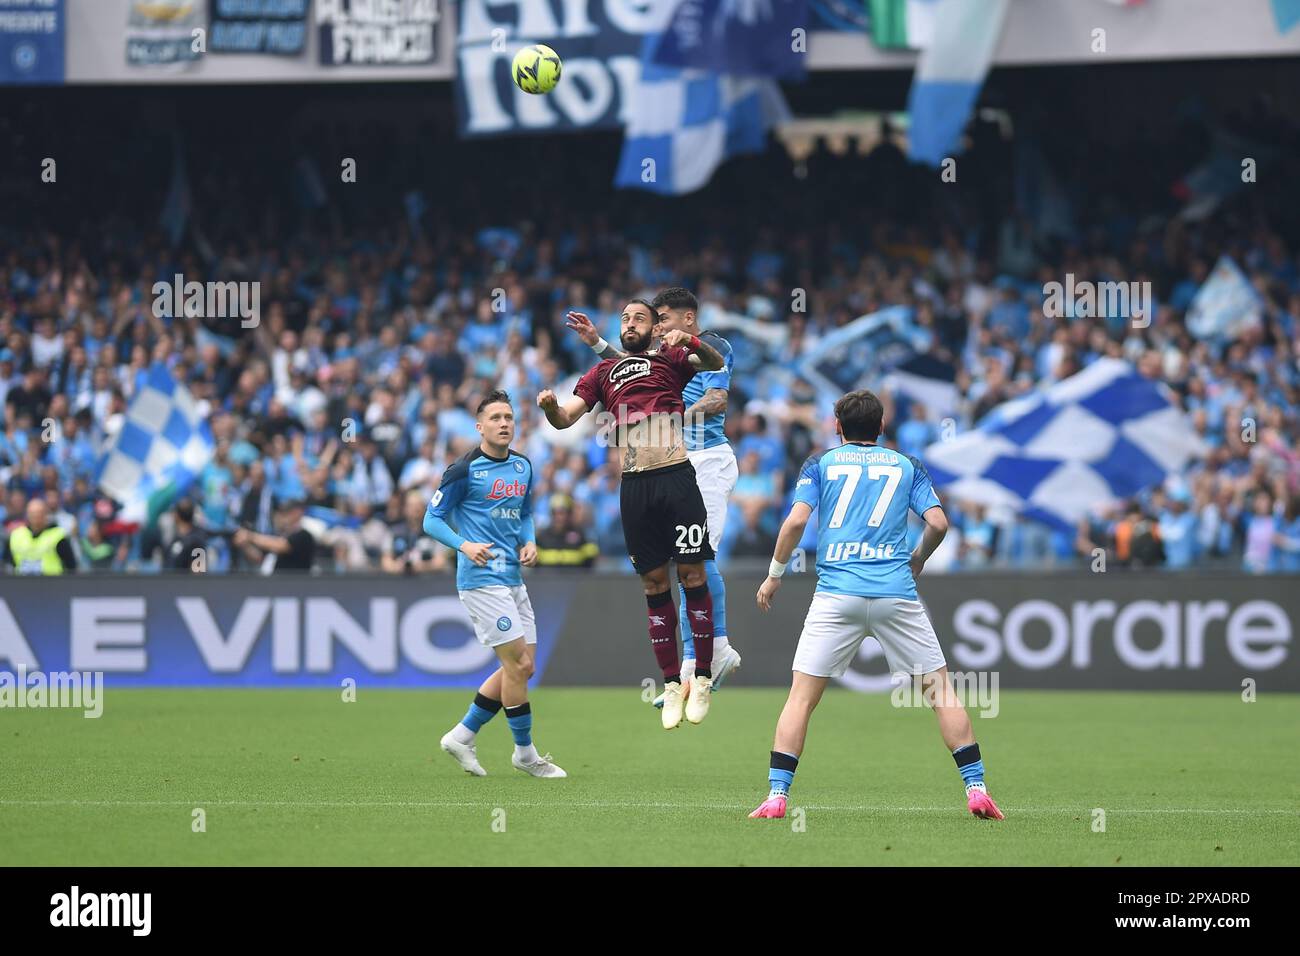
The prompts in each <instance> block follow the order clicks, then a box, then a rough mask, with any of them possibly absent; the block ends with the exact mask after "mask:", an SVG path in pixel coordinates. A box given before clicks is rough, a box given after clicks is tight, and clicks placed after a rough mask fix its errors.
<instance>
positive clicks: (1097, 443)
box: [923, 359, 1206, 529]
mask: <svg viewBox="0 0 1300 956" xmlns="http://www.w3.org/2000/svg"><path fill="white" fill-rule="evenodd" d="M1205 453H1206V448H1205V446H1204V443H1203V442H1202V441H1201V439H1200V438H1199V437H1198V436H1197V434H1196V432H1195V430H1194V429H1193V427H1192V425H1191V422H1190V421H1189V420H1188V418H1187V416H1186V415H1185V414H1183V412H1182V411H1181V410H1180V409H1178V408H1177V407H1176V406H1175V405H1174V404H1173V403H1172V401H1171V399H1170V393H1169V391H1168V389H1167V388H1166V387H1165V386H1163V385H1161V384H1160V383H1158V382H1155V381H1152V380H1151V379H1148V378H1144V377H1143V376H1141V375H1139V374H1137V372H1136V371H1134V369H1133V367H1132V366H1131V365H1129V364H1128V363H1127V362H1124V361H1121V360H1120V359H1099V360H1097V361H1096V362H1093V363H1092V364H1091V365H1089V366H1088V367H1087V368H1085V369H1084V370H1083V371H1082V372H1079V373H1078V374H1076V375H1072V376H1070V377H1069V378H1067V379H1065V380H1063V381H1061V382H1058V383H1057V384H1055V385H1053V386H1051V387H1050V388H1048V389H1046V390H1044V391H1042V392H1035V393H1033V394H1031V395H1027V396H1025V397H1023V398H1018V399H1014V400H1012V401H1010V402H1006V403H1004V404H1002V405H999V406H997V407H996V408H994V409H993V410H992V411H991V412H989V413H988V415H986V416H985V417H984V418H983V419H982V420H981V421H980V422H979V424H978V425H977V426H976V428H975V430H974V431H969V432H966V433H964V434H959V435H957V436H956V437H955V438H953V439H952V440H950V441H941V442H937V443H935V444H933V445H931V446H930V447H929V448H927V449H926V451H925V454H924V456H923V461H924V463H925V466H926V468H928V469H929V471H930V476H931V478H933V479H934V482H935V484H936V485H938V486H939V487H940V488H942V489H943V490H944V492H945V494H946V495H947V496H950V497H952V498H954V499H957V500H961V501H968V502H973V503H977V504H982V505H986V506H989V507H995V508H1005V509H1009V510H1011V511H1014V512H1016V513H1017V514H1019V515H1021V516H1022V517H1025V518H1030V519H1034V520H1037V521H1043V522H1046V523H1047V524H1050V525H1052V526H1054V527H1057V528H1062V529H1073V528H1075V527H1076V526H1077V524H1078V522H1079V520H1080V519H1081V518H1084V517H1086V516H1087V515H1088V514H1089V512H1090V511H1092V510H1094V509H1096V508H1098V507H1100V506H1102V505H1106V504H1110V503H1112V502H1115V501H1119V500H1123V499H1125V498H1130V497H1132V496H1134V495H1136V494H1138V493H1139V492H1141V491H1144V490H1146V489H1148V488H1151V487H1153V486H1155V485H1158V484H1160V483H1161V482H1163V481H1164V480H1165V479H1166V478H1167V477H1169V476H1170V475H1177V474H1181V473H1182V472H1183V471H1184V470H1185V469H1186V467H1187V466H1188V464H1189V463H1190V462H1192V461H1193V460H1195V459H1197V458H1200V457H1203V456H1204V455H1205Z"/></svg>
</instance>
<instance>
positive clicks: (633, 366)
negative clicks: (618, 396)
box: [609, 358, 650, 391]
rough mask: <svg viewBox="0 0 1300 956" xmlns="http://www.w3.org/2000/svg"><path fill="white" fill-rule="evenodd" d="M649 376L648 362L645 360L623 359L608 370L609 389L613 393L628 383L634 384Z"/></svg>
mask: <svg viewBox="0 0 1300 956" xmlns="http://www.w3.org/2000/svg"><path fill="white" fill-rule="evenodd" d="M649 374H650V360H649V359H645V358H625V359H623V361H621V362H619V363H618V364H617V365H615V366H614V367H613V368H612V369H610V370H609V387H610V389H611V390H613V391H617V390H618V389H620V388H622V387H623V386H624V385H626V384H627V383H628V382H635V381H636V380H637V379H639V378H645V377H646V376H647V375H649Z"/></svg>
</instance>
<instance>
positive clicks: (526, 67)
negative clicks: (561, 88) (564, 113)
mask: <svg viewBox="0 0 1300 956" xmlns="http://www.w3.org/2000/svg"><path fill="white" fill-rule="evenodd" d="M560 69H561V65H560V57H559V56H558V55H557V54H556V52H555V51H554V50H552V49H551V48H550V47H549V46H543V45H542V44H540V43H538V44H535V45H534V46H526V47H524V48H523V49H522V50H520V51H519V52H518V53H516V54H515V60H514V62H513V63H511V64H510V75H511V76H513V77H514V78H515V85H516V86H518V87H519V88H520V89H521V90H523V91H524V92H525V93H549V92H551V90H553V89H555V85H556V84H557V83H559V82H560Z"/></svg>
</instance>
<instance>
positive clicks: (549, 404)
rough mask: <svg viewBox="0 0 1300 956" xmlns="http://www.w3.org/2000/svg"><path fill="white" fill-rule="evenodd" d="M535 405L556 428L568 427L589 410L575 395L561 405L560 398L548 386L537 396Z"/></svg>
mask: <svg viewBox="0 0 1300 956" xmlns="http://www.w3.org/2000/svg"><path fill="white" fill-rule="evenodd" d="M537 407H538V408H540V409H541V410H542V413H543V414H544V415H545V416H546V420H547V421H548V422H550V423H551V424H552V425H553V426H554V427H556V428H568V427H570V426H571V425H573V424H574V423H576V422H577V421H578V419H580V418H582V416H583V415H585V414H587V412H589V411H591V409H590V408H589V407H588V405H587V403H586V402H584V401H583V400H582V399H580V398H578V397H577V396H576V395H575V396H574V397H573V398H571V399H569V400H568V401H567V402H565V403H564V404H563V405H561V404H560V400H559V399H558V398H556V397H555V393H554V392H552V391H551V390H550V389H549V388H548V389H545V390H543V391H542V393H541V394H539V395H538V396H537Z"/></svg>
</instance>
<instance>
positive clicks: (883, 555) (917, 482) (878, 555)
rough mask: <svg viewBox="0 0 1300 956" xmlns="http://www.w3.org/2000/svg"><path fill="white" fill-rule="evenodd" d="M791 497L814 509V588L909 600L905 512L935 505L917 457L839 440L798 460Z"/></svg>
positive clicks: (919, 511)
mask: <svg viewBox="0 0 1300 956" xmlns="http://www.w3.org/2000/svg"><path fill="white" fill-rule="evenodd" d="M794 500H795V501H802V502H804V503H805V504H807V505H811V506H812V507H813V508H816V509H817V513H818V519H817V590H818V591H829V592H831V593H832V594H853V595H857V596H858V597H897V598H910V599H911V600H916V581H915V580H914V579H913V577H912V569H911V568H910V567H908V563H907V562H908V559H909V558H910V557H911V550H910V549H909V548H908V546H907V512H908V509H911V510H912V511H915V512H916V513H917V514H918V515H921V514H925V512H926V511H927V510H929V509H930V508H934V507H937V506H938V505H939V496H938V495H936V494H935V493H934V485H933V484H932V483H931V482H930V474H929V472H927V471H926V470H925V466H924V465H922V464H921V462H920V461H918V460H917V459H915V458H912V457H911V456H909V455H904V454H903V453H902V452H899V451H894V450H893V449H892V448H881V447H880V446H879V445H866V444H859V443H856V442H847V443H845V444H843V445H840V446H839V447H838V448H832V449H830V450H829V451H823V452H819V453H818V454H815V455H811V456H810V457H809V458H808V460H807V461H805V462H804V464H803V468H802V469H800V471H799V481H798V483H797V484H796V485H795V489H794Z"/></svg>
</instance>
